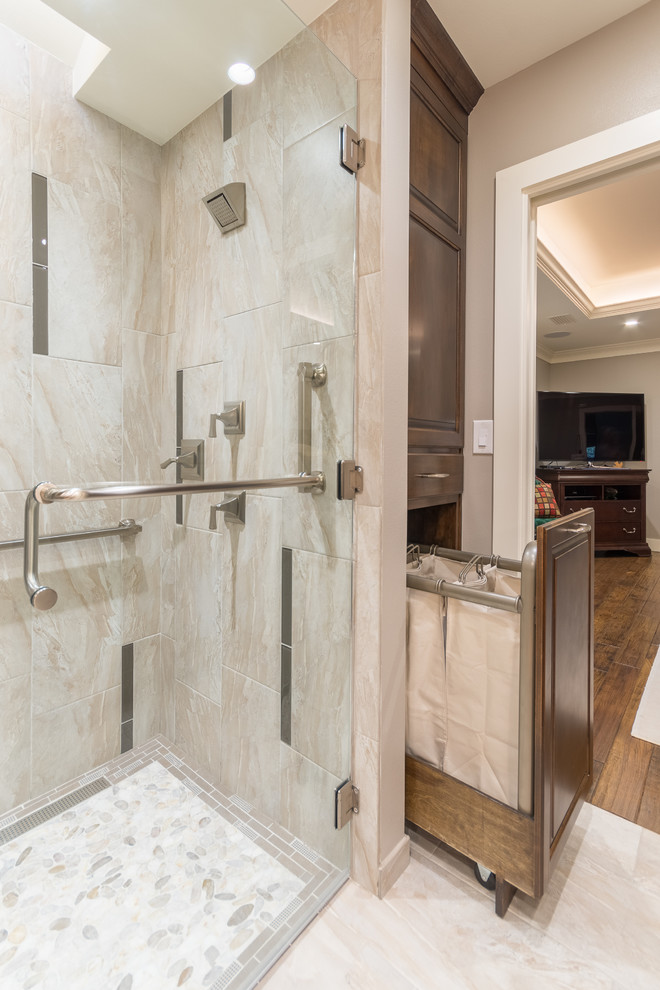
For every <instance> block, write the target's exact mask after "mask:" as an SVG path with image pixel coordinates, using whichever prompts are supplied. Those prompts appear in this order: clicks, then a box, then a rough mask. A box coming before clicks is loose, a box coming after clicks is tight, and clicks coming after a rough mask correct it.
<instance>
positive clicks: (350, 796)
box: [335, 777, 360, 829]
mask: <svg viewBox="0 0 660 990" xmlns="http://www.w3.org/2000/svg"><path fill="white" fill-rule="evenodd" d="M359 813H360V791H359V790H358V788H357V787H356V786H355V784H354V783H353V781H352V780H351V778H350V777H349V778H348V780H345V781H344V783H343V784H340V785H339V787H336V788H335V828H336V829H339V828H343V827H344V825H347V824H348V822H349V821H350V818H351V815H358V814H359Z"/></svg>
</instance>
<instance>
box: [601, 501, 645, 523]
mask: <svg viewBox="0 0 660 990" xmlns="http://www.w3.org/2000/svg"><path fill="white" fill-rule="evenodd" d="M641 515H642V503H641V502H638V501H628V500H626V501H623V500H620V501H619V500H616V499H606V500H605V501H603V502H599V503H598V508H597V510H596V519H599V520H602V521H603V522H623V523H627V522H632V523H633V524H634V523H635V522H637V523H638V524H639V520H640V518H641Z"/></svg>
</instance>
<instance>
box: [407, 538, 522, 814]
mask: <svg viewBox="0 0 660 990" xmlns="http://www.w3.org/2000/svg"><path fill="white" fill-rule="evenodd" d="M413 549H418V550H420V551H421V552H422V553H435V555H436V556H438V557H446V558H447V559H448V560H457V561H464V562H465V563H467V562H468V561H470V560H471V559H472V558H473V557H474V556H477V555H475V554H471V553H468V552H466V551H465V550H449V549H445V548H444V547H439V546H435V545H434V546H431V547H428V546H419V545H417V544H415V545H414V547H413V546H412V545H411V547H410V548H409V550H408V555H410V554H411V551H412V550H413ZM536 554H537V545H536V540H532V542H531V543H528V544H527V546H526V547H525V550H524V553H523V555H522V559H521V560H512V559H510V558H506V557H497V556H494V555H490V554H482V555H481V558H480V559H481V562H482V563H483V564H488V563H490V564H491V565H495V566H497V567H500V568H502V569H503V570H507V571H520V573H521V580H520V595H517V596H513V595H498V594H496V593H495V592H493V591H482V590H480V589H478V588H467V587H466V586H465V585H463V584H454V583H452V582H451V581H444V580H439V581H438V580H436V579H435V578H431V577H422V576H421V575H420V574H415V573H414V572H412V571H407V572H406V585H407V587H408V588H415V589H416V590H418V591H428V592H431V593H432V594H434V595H442V596H444V597H447V598H457V599H459V600H461V601H464V602H471V603H472V604H474V605H488V606H490V607H491V608H498V609H502V610H503V611H505V612H517V613H519V615H520V652H519V678H520V679H519V689H518V810H519V811H521V812H522V813H523V814H525V815H531V814H532V811H533V786H534V663H535V658H536Z"/></svg>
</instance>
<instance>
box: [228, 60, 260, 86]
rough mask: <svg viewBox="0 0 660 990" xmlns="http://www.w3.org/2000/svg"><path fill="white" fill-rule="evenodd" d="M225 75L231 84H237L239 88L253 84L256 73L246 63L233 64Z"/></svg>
mask: <svg viewBox="0 0 660 990" xmlns="http://www.w3.org/2000/svg"><path fill="white" fill-rule="evenodd" d="M227 75H228V76H229V78H230V79H231V81H232V82H235V83H238V85H239V86H248V85H249V84H250V83H251V82H254V77H255V76H256V72H255V71H254V69H253V68H252V66H251V65H248V64H247V62H234V64H233V65H231V66H230V67H229V69H228V70H227Z"/></svg>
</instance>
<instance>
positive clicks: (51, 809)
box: [0, 777, 111, 846]
mask: <svg viewBox="0 0 660 990" xmlns="http://www.w3.org/2000/svg"><path fill="white" fill-rule="evenodd" d="M110 786H111V784H110V781H109V780H106V779H105V777H97V779H96V780H93V781H92V782H91V783H89V784H85V786H84V787H79V788H78V790H77V791H71V793H70V794H66V795H65V796H64V797H62V798H59V799H58V800H57V801H53V802H52V803H51V804H47V805H45V806H44V807H43V808H39V809H38V810H37V811H33V812H31V814H29V815H26V816H25V818H19V820H18V821H17V822H14V823H13V824H12V825H8V826H7V827H6V828H2V829H0V846H3V845H4V844H5V843H6V842H11V840H12V839H17V838H18V837H19V835H24V834H25V833H26V832H29V831H30V829H33V828H36V826H37V825H42V824H43V823H44V822H47V821H49V819H51V818H55V816H56V815H61V814H62V812H63V811H68V809H69V808H73V807H74V805H76V804H80V802H81V801H86V800H87V798H90V797H92V796H93V795H94V794H98V793H99V791H105V790H106V789H107V788H108V787H110Z"/></svg>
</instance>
